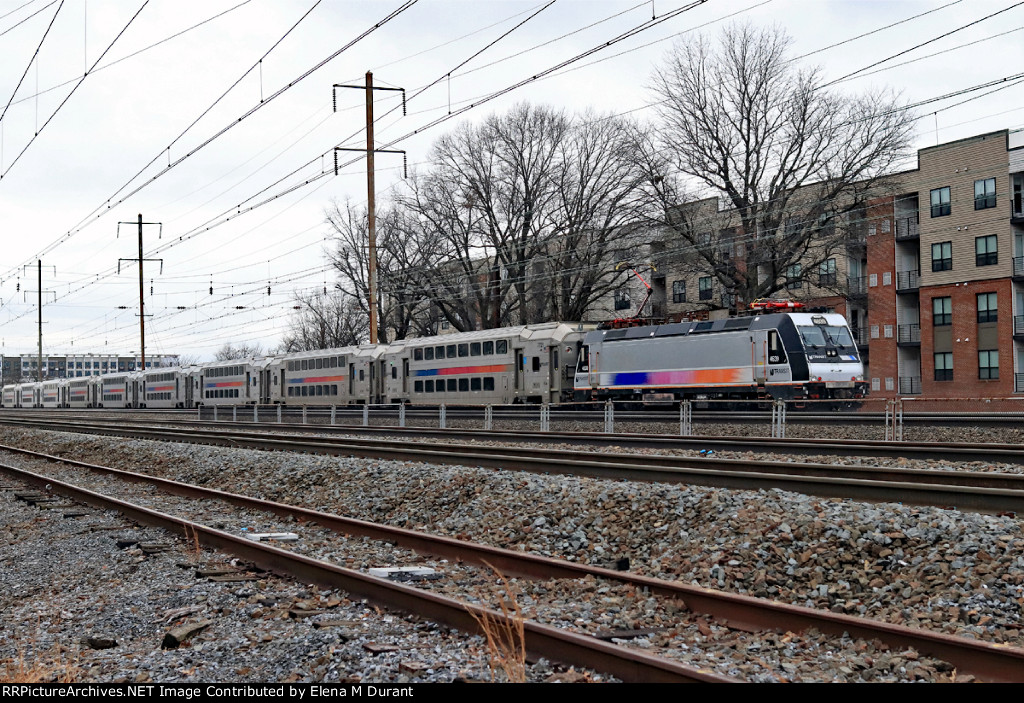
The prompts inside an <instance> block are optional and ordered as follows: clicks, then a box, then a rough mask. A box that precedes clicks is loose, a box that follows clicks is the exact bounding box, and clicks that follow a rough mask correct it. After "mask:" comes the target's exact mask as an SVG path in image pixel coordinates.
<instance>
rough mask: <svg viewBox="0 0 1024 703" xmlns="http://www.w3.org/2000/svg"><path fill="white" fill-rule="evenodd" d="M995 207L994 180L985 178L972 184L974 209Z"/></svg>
mask: <svg viewBox="0 0 1024 703" xmlns="http://www.w3.org/2000/svg"><path fill="white" fill-rule="evenodd" d="M995 206H996V179H994V178H985V179H983V180H980V181H975V182H974V209H975V210H984V209H986V208H990V207H995Z"/></svg>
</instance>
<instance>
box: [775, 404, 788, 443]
mask: <svg viewBox="0 0 1024 703" xmlns="http://www.w3.org/2000/svg"><path fill="white" fill-rule="evenodd" d="M772 437H778V438H779V439H785V438H786V401H784V400H776V401H775V402H774V403H772Z"/></svg>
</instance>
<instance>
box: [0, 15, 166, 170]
mask: <svg viewBox="0 0 1024 703" xmlns="http://www.w3.org/2000/svg"><path fill="white" fill-rule="evenodd" d="M62 2H63V0H62ZM148 4H149V0H143V2H142V6H141V7H139V9H138V10H136V12H135V14H134V15H132V17H131V19H130V20H128V23H127V24H126V25H125V26H124V27H122V28H121V31H120V32H118V33H117V36H116V37H114V39H113V41H111V42H110V44H108V45H107V48H106V49H104V50H103V53H102V54H100V57H99V58H98V59H96V63H94V64H93V67H95V66H96V65H97V64H99V62H100V61H102V60H103V57H104V56H106V55H107V52H108V51H110V50H111V49H112V48H113V47H114V44H116V43H117V40H118V39H120V38H121V37H122V36H123V35H124V33H125V32H127V31H128V28H129V27H131V26H132V23H134V22H135V20H136V18H137V17H138V16H139V14H141V13H142V11H143V10H144V9H145V8H146V5H148ZM91 70H92V69H90V71H91ZM88 77H89V71H86V72H85V75H83V76H82V77H81V78H80V79H79V80H78V82H77V83H76V84H75V87H74V88H72V89H71V92H69V93H68V94H67V95H66V96H65V97H64V99H63V100H62V101H61V102H60V104H59V105H57V108H56V109H55V110H54V111H53V112H52V113H51V114H50V116H49V117H48V118H47V119H46V122H44V123H43V125H42V126H41V127H39V128H37V129H36V132H35V134H34V135H32V138H31V139H29V141H28V144H26V145H25V148H23V149H22V150H21V152H19V153H18V155H17V156H16V157H15V158H14V161H12V162H11V163H10V165H9V166H8V167H7V170H6V171H3V173H0V180H2V179H3V178H4V176H6V175H7V174H8V173H10V172H11V169H12V168H14V165H15V164H16V163H18V161H20V160H21V157H22V156H24V155H25V152H26V151H28V149H29V147H30V146H32V144H33V143H34V142H35V140H36V139H38V138H39V135H40V134H42V132H43V130H44V129H46V126H47V125H49V124H50V122H51V121H53V118H54V117H56V116H57V113H58V112H60V111H61V108H63V107H64V106H65V105H66V104H67V102H68V100H70V99H71V96H72V95H74V94H75V92H76V91H77V90H78V89H79V87H81V85H82V83H84V82H85V79H86V78H88Z"/></svg>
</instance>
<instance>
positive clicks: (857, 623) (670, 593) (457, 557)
mask: <svg viewBox="0 0 1024 703" xmlns="http://www.w3.org/2000/svg"><path fill="white" fill-rule="evenodd" d="M0 450H2V451H6V452H11V453H16V454H19V455H21V456H25V457H30V458H31V459H32V460H45V461H46V462H49V466H50V467H52V469H50V470H47V471H46V473H41V472H40V471H39V470H38V469H36V470H28V469H25V468H19V467H15V466H11V465H9V464H4V465H2V466H0V469H2V470H3V471H4V472H6V473H8V474H9V475H11V476H14V477H16V478H17V479H18V480H21V481H24V482H26V483H31V484H33V485H36V486H39V487H41V488H43V489H44V491H47V492H49V491H53V492H55V493H59V494H62V495H65V496H68V497H71V498H73V499H74V500H77V501H81V502H84V503H87V504H90V505H93V506H97V507H101V508H113V509H116V510H118V511H120V512H122V513H123V514H125V515H126V516H128V517H129V518H131V519H133V520H136V521H138V522H141V523H144V524H148V525H154V526H159V527H163V528H165V529H168V530H170V531H172V532H173V533H176V534H182V533H183V532H184V533H186V534H190V535H193V536H194V537H195V539H197V540H199V541H200V542H202V543H203V544H206V545H208V546H211V547H213V548H216V549H220V550H224V551H227V552H230V553H232V554H234V555H236V556H238V557H240V558H242V559H245V560H247V561H251V562H252V563H254V564H257V565H259V566H260V567H262V568H265V569H269V570H274V571H278V572H284V573H287V574H290V575H292V576H294V577H296V578H298V579H301V580H303V582H315V583H320V584H322V585H325V586H328V587H332V588H343V589H345V590H348V591H349V592H351V593H354V594H357V595H360V596H363V597H367V598H371V599H373V600H375V601H377V602H380V603H383V604H385V605H388V606H391V607H395V608H398V609H401V610H405V611H409V612H415V613H419V614H422V615H425V616H427V617H430V618H431V619H433V620H436V621H439V622H443V623H445V624H448V625H451V626H453V627H457V628H459V629H463V630H468V631H476V630H477V629H478V628H479V625H478V622H479V618H480V617H482V616H483V614H484V611H485V610H486V609H485V608H482V607H481V606H478V605H473V604H470V603H468V602H467V601H466V599H465V598H455V597H452V596H451V595H449V594H447V593H439V592H437V590H436V589H432V588H430V586H431V584H433V583H434V582H432V581H428V582H425V585H424V587H419V588H417V587H412V586H408V585H404V584H400V583H394V582H392V581H389V580H387V579H381V578H376V577H373V576H369V575H367V574H365V573H362V572H360V571H357V570H353V569H346V568H343V567H340V566H338V565H337V564H336V563H330V562H327V561H324V560H323V559H320V558H315V556H312V555H309V554H303V553H300V551H298V550H294V549H287V548H283V547H280V546H277V547H275V546H270V545H267V544H263V543H261V542H258V541H254V540H252V539H248V538H246V537H242V536H239V535H237V534H232V533H231V532H229V531H226V530H224V529H215V528H213V527H209V526H208V525H203V524H199V523H197V522H195V521H194V520H192V519H190V518H188V517H181V516H179V515H172V514H170V511H169V510H168V508H166V507H165V504H164V503H163V502H161V499H160V498H154V494H153V492H152V491H151V490H143V491H135V492H134V493H133V494H132V496H131V497H132V500H131V501H129V500H127V499H126V498H125V497H124V496H123V494H124V493H125V492H128V493H131V492H130V491H127V490H126V489H125V488H123V485H122V484H124V483H125V482H131V484H133V485H142V486H145V487H147V488H159V490H160V491H161V492H162V493H165V494H168V495H174V496H183V497H185V498H186V499H188V500H189V501H192V502H193V507H192V508H191V510H190V511H188V512H191V513H192V514H203V515H204V516H206V515H211V516H212V518H213V519H214V520H216V519H227V518H223V517H217V516H218V515H222V514H223V511H219V510H218V509H217V508H216V507H214V504H224V505H229V506H231V508H232V509H241V510H246V511H261V512H263V513H266V514H269V515H274V516H276V517H277V518H281V519H285V520H288V521H289V524H293V525H294V524H300V525H309V526H310V528H309V529H312V528H313V526H316V528H317V529H320V528H323V529H327V530H330V531H332V532H334V533H338V534H343V535H348V536H353V537H359V538H368V539H372V540H376V541H381V542H383V543H385V544H386V545H387V547H388V551H389V552H391V551H392V546H398V547H401V548H403V549H406V550H410V551H412V552H416V553H419V554H426V555H431V556H433V557H435V558H443V559H447V560H448V564H450V566H449V567H447V568H448V569H449V570H455V569H461V568H464V567H463V566H462V565H463V564H471V565H475V566H476V567H479V566H481V565H491V566H493V567H494V568H496V569H497V570H499V571H500V572H502V573H505V574H508V575H518V576H525V577H529V578H532V579H538V580H543V581H544V582H545V588H546V589H548V588H552V585H551V582H552V581H555V580H563V581H571V582H573V583H578V582H580V581H581V580H586V579H592V580H599V581H600V582H602V583H611V584H620V585H626V586H628V587H630V588H631V589H635V590H637V591H642V592H644V593H647V594H650V595H651V596H656V597H658V598H659V599H661V601H663V602H664V603H668V604H678V603H685V607H684V608H682V610H683V611H685V612H684V614H683V615H682V616H680V617H681V619H682V620H686V621H688V622H689V623H690V625H689V626H691V627H695V628H698V629H701V631H706V630H707V629H710V628H712V627H714V628H718V627H722V628H728V629H730V630H732V631H740V632H744V633H755V634H756V633H758V632H764V631H782V632H809V631H810V632H814V631H816V632H820V633H824V634H825V635H826V636H834V637H843V636H844V634H845V635H849V636H852V637H855V638H859V639H862V640H865V641H871V640H879V641H881V642H883V643H885V644H886V645H888V646H889V647H893V648H907V647H910V648H913V649H915V650H916V651H917V652H919V653H921V654H924V655H926V656H929V657H935V658H937V659H940V660H942V661H945V662H949V663H950V664H952V665H953V666H955V667H956V669H957V671H960V672H965V673H971V674H973V675H974V676H977V677H979V678H981V679H983V680H986V681H1021V680H1024V650H1022V649H1018V648H1012V647H1006V646H1003V645H993V644H988V643H984V642H979V641H977V640H975V639H968V638H961V637H954V636H950V635H946V634H941V633H935V632H929V631H925V630H917V629H913V628H908V627H903V626H898V625H892V624H887V623H882V622H878V621H873V620H867V619H862V618H855V617H851V616H847V615H840V614H835V613H830V612H827V611H818V610H814V609H810V608H802V607H798V606H791V605H785V604H781V603H776V602H772V601H764V600H758V599H755V598H751V597H746V596H740V595H734V594H727V593H723V592H719V591H713V590H711V589H705V588H699V587H694V586H688V585H685V584H681V583H676V582H671V581H665V580H661V579H655V578H650V577H644V576H640V575H636V574H631V573H628V572H622V571H614V570H610V569H606V568H600V567H594V566H587V565H581V564H576V563H572V562H566V561H562V560H558V559H552V558H547V557H541V556H536V555H530V554H526V553H523V552H515V551H510V550H503V549H499V548H495V547H491V546H487V545H480V544H475V543H471V542H466V541H462V540H456V539H451V538H446V537H438V536H435V535H430V534H427V533H424V532H418V531H413V530H407V529H402V528H397V527H391V526H387V525H380V524H375V523H370V522H366V521H361V520H353V519H350V518H345V517H342V516H338V515H331V514H326V513H323V512H318V511H314V510H309V509H306V508H302V507H298V506H292V505H285V504H282V503H274V502H269V501H265V500H260V499H257V498H252V497H248V496H242V495H237V494H230V493H224V492H221V491H215V490H212V489H207V488H202V487H198V486H194V485H188V484H183V483H179V482H175V481H170V480H167V479H161V478H156V477H152V476H148V475H144V474H139V473H133V472H128V471H121V470H117V469H113V468H109V467H103V466H97V465H92V464H85V463H82V462H77V461H72V460H69V459H64V458H60V457H53V456H48V455H45V454H39V453H36V452H30V451H27V450H23V449H19V448H14V447H0ZM58 467H68V468H66V469H62V468H58ZM81 469H86V470H88V471H89V472H91V473H94V474H97V475H101V476H103V477H104V479H103V480H109V479H110V478H113V479H115V483H116V484H118V485H122V487H121V488H118V489H117V492H118V493H119V494H122V497H120V498H118V497H114V496H111V495H108V494H107V493H108V492H109V490H110V486H109V485H106V484H105V485H103V486H101V488H102V492H101V490H93V489H89V488H85V487H83V486H80V485H77V484H79V483H81V477H80V476H78V475H76V473H75V472H79V473H80V470H81ZM68 476H70V477H71V478H73V479H74V483H72V482H71V481H70V480H68ZM138 496H141V497H143V499H144V500H146V501H148V502H150V503H151V505H148V506H146V505H142V504H139V503H137V502H134V501H135V500H136V499H137V497H138ZM152 503H155V505H153V504H152ZM178 507H180V505H179V506H178ZM250 519H251V518H250ZM204 521H205V520H204ZM303 529H306V528H303ZM364 541H365V540H364ZM341 549H342V550H349V549H351V545H348V544H346V545H345V546H343V547H342V548H341ZM568 588H571V586H569V587H568ZM591 588H592V586H591ZM645 597H646V596H645ZM673 608H674V609H675V610H680V608H679V607H678V605H673ZM668 612H672V608H669V609H668ZM488 615H489V616H490V617H492V618H495V619H496V620H497V621H499V622H500V621H501V620H502V618H503V617H504V616H503V615H502V614H501V613H497V612H494V611H489V612H488ZM474 616H475V617H474ZM694 618H696V621H695V620H694ZM702 618H709V619H711V623H710V624H709V623H708V622H705V621H703V620H702ZM694 623H695V624H694ZM676 627H677V628H678V629H683V626H682V625H679V626H676ZM524 632H525V644H526V647H527V650H528V651H530V652H531V653H533V654H535V655H538V656H545V657H547V658H550V659H553V660H556V661H564V662H568V663H572V664H574V665H579V666H585V667H588V668H591V669H595V670H598V671H603V672H606V673H610V674H612V675H614V676H617V677H619V678H621V679H623V680H626V681H648V682H650V681H666V682H668V681H702V682H711V681H719V682H720V681H729V680H732V679H730V677H727V676H723V675H720V674H715V673H712V672H709V671H707V670H704V669H701V668H697V667H693V666H690V665H687V664H682V663H680V662H678V661H673V660H671V659H669V658H668V657H667V656H661V655H659V654H653V653H651V650H640V649H638V648H632V647H628V646H621V645H616V644H612V643H610V642H608V641H604V640H603V639H601V638H600V637H595V636H594V633H593V632H590V633H587V632H580V631H572V630H567V629H566V628H564V627H553V626H552V625H550V624H546V623H541V622H535V621H530V622H527V623H526V624H525V628H524ZM705 633H706V632H705ZM614 634H615V633H614V632H613V633H611V635H609V637H611V636H614ZM618 634H619V638H618V639H620V640H629V639H630V638H632V637H635V636H636V633H623V632H619V633H618ZM648 634H650V633H648ZM609 637H606V638H605V639H608V638H609ZM823 650H824V648H823ZM656 651H657V650H656ZM757 651H758V652H759V654H758V655H757V656H758V657H764V656H765V654H764V653H763V652H761V651H760V649H758V650H757ZM660 654H664V652H660Z"/></svg>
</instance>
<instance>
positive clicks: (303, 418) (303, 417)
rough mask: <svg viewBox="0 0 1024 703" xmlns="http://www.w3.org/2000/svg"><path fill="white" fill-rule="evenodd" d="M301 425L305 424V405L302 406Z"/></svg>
mask: <svg viewBox="0 0 1024 703" xmlns="http://www.w3.org/2000/svg"><path fill="white" fill-rule="evenodd" d="M302 424H303V425H305V424H306V406H305V405H303V406H302Z"/></svg>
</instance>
